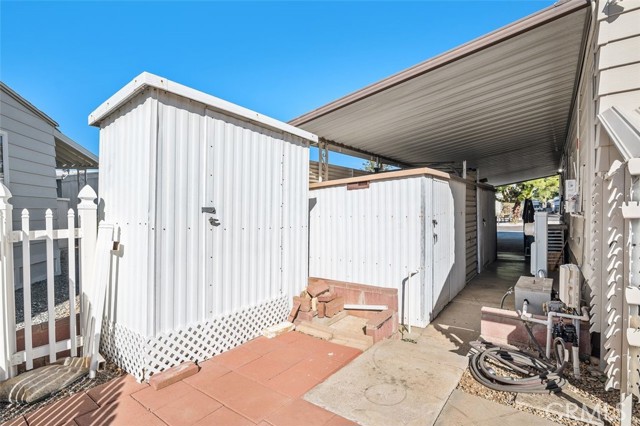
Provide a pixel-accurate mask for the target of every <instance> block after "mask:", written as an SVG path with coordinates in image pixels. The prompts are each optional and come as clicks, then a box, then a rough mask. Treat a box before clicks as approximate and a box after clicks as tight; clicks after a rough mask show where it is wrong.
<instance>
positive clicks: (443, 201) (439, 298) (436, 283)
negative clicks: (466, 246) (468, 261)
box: [431, 179, 455, 320]
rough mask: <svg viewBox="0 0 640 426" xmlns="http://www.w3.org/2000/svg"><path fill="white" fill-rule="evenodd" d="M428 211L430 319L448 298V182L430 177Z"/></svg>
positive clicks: (450, 204) (451, 237)
mask: <svg viewBox="0 0 640 426" xmlns="http://www.w3.org/2000/svg"><path fill="white" fill-rule="evenodd" d="M432 211H433V217H432V221H431V223H432V227H433V298H432V300H433V311H432V313H431V319H432V320H433V319H434V318H435V317H436V315H438V313H439V312H440V311H441V310H442V308H444V307H445V306H446V304H447V303H449V301H450V295H451V289H450V288H449V287H450V281H449V274H450V273H451V267H452V266H453V262H454V259H455V252H454V249H455V247H454V245H455V242H454V236H455V232H454V209H453V194H452V193H451V188H450V187H449V183H448V182H444V181H441V180H437V179H434V180H433V208H432Z"/></svg>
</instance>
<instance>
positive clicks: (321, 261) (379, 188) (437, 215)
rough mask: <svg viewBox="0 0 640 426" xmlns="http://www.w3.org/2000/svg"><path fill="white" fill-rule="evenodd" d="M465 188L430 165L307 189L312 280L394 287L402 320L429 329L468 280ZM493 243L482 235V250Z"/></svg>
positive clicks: (493, 235) (490, 237)
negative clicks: (331, 280) (428, 166)
mask: <svg viewBox="0 0 640 426" xmlns="http://www.w3.org/2000/svg"><path fill="white" fill-rule="evenodd" d="M468 184H469V182H467V181H464V180H462V179H459V178H455V177H451V176H450V175H448V174H447V173H444V172H441V171H439V170H433V169H429V168H420V169H412V170H400V171H393V172H384V173H377V174H372V175H368V176H360V177H352V178H346V179H338V180H332V181H326V182H320V183H313V184H311V185H310V192H309V208H310V212H309V275H310V276H316V277H322V278H328V279H333V280H339V281H349V282H357V283H363V284H369V285H376V286H381V287H387V288H395V289H397V290H398V298H399V304H398V306H401V307H402V306H403V307H404V308H403V309H402V312H400V315H401V316H402V317H403V320H404V323H405V324H411V325H416V326H420V327H424V326H426V325H427V324H428V323H429V322H430V321H432V320H433V319H434V318H435V316H436V315H437V314H438V313H439V312H440V311H441V310H442V309H443V308H444V306H445V305H446V304H447V303H449V302H450V301H451V300H452V299H453V298H454V297H455V296H456V295H457V294H458V293H459V292H460V291H461V290H462V289H463V288H464V286H465V284H466V281H467V272H466V266H467V256H466V235H465V229H466V227H467V226H468V225H470V226H471V227H472V228H473V229H474V231H475V227H476V220H477V218H476V216H475V215H473V216H471V221H472V223H470V224H468V223H466V222H467V220H468V218H467V216H466V208H467V207H466V187H467V185H468ZM481 186H483V187H484V185H481ZM474 190H475V186H474ZM481 191H488V192H490V193H491V197H483V199H485V200H486V202H487V203H488V204H489V206H488V207H489V208H490V207H491V206H494V205H495V203H494V201H493V196H492V195H493V193H492V191H491V189H481ZM474 211H475V209H474ZM489 214H490V213H489ZM492 218H493V219H495V215H493V217H492ZM489 222H491V220H489ZM494 222H495V220H494ZM495 238H496V233H495V229H494V232H493V233H491V232H487V233H483V234H482V235H481V237H480V239H481V240H480V247H481V249H482V251H483V253H490V252H491V251H492V250H493V251H495ZM473 248H474V251H475V250H476V245H475V242H474V244H473ZM486 257H487V258H488V259H487V261H488V262H490V261H492V260H493V259H491V258H490V256H489V255H487V256H486ZM483 263H484V262H481V264H483Z"/></svg>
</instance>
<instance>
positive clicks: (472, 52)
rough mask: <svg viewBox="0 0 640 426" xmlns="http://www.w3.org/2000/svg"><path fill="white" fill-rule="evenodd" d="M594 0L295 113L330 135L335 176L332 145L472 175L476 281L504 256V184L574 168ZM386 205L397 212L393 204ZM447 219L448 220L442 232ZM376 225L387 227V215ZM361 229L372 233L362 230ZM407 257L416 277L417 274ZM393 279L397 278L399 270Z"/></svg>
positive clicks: (325, 170)
mask: <svg viewBox="0 0 640 426" xmlns="http://www.w3.org/2000/svg"><path fill="white" fill-rule="evenodd" d="M588 6H589V5H588V3H587V2H585V1H584V0H570V1H567V2H564V3H562V4H557V5H556V6H552V7H549V8H547V9H544V10H542V11H540V12H538V13H536V14H534V15H530V16H528V17H526V18H524V19H521V20H519V21H517V22H514V23H512V24H510V25H508V26H506V27H503V28H501V29H498V30H496V31H494V32H492V33H489V34H487V35H485V36H483V37H481V38H478V39H476V40H473V41H471V42H468V43H466V44H464V45H462V46H460V47H458V48H456V49H453V50H450V51H448V52H445V53H443V54H441V55H439V56H437V57H435V58H432V59H430V60H427V61H425V62H422V63H420V64H418V65H415V66H413V67H411V68H408V69H406V70H404V71H401V72H399V73H397V74H395V75H392V76H390V77H388V78H386V79H384V80H382V81H379V82H377V83H374V84H371V85H370V86H367V87H365V88H363V89H361V90H358V91H356V92H354V93H351V94H349V95H347V96H344V97H342V98H340V99H338V100H336V101H334V102H331V103H329V104H327V105H324V106H322V107H320V108H318V109H316V110H313V111H311V112H309V113H307V114H304V115H302V116H300V117H298V118H296V119H294V120H292V121H291V122H290V123H291V124H293V125H295V126H298V127H301V128H303V129H305V130H308V131H310V132H313V133H315V134H317V135H318V136H319V137H320V138H319V142H318V148H319V152H320V155H319V162H318V163H317V165H316V164H314V165H313V166H315V167H318V176H320V177H321V178H322V177H323V178H324V180H328V179H329V177H330V174H329V170H330V169H329V167H328V158H329V151H337V152H341V153H346V154H350V155H354V156H359V157H363V158H367V159H373V160H377V161H379V162H381V163H385V164H390V165H394V166H397V167H400V168H403V169H406V168H418V167H430V168H434V169H438V170H440V171H444V172H447V173H448V174H449V175H450V176H452V177H453V179H457V180H462V181H463V182H466V184H467V185H466V197H465V196H464V195H463V197H464V200H463V202H462V204H464V205H463V207H462V209H463V212H462V215H463V217H464V218H465V219H464V220H463V222H464V223H463V224H462V229H463V230H458V231H456V235H459V233H461V232H465V236H464V238H463V244H464V249H463V250H464V253H465V254H464V255H461V256H460V257H457V260H456V262H455V264H456V265H458V266H459V265H460V264H461V263H462V262H464V263H465V265H462V268H463V269H464V268H465V266H466V282H469V281H470V280H471V279H472V278H473V277H474V276H476V274H477V273H480V272H482V271H483V270H484V269H485V268H486V267H487V266H488V264H489V263H491V262H493V261H494V260H495V258H496V229H495V226H494V225H495V202H494V197H493V194H492V193H491V190H492V189H493V187H492V186H497V185H503V184H508V183H514V182H521V181H525V180H529V179H534V178H540V177H546V176H550V175H554V174H558V173H559V170H560V169H561V168H562V165H561V163H562V161H563V156H564V150H565V149H566V146H567V145H568V143H567V142H568V140H569V139H570V135H569V134H570V129H571V121H572V117H573V116H574V110H575V108H576V106H575V99H576V92H577V89H578V82H579V79H580V74H581V71H582V66H583V57H584V52H585V46H586V38H587V36H588V31H589V28H590V27H589V23H590V20H591V8H590V7H588ZM351 180H353V181H355V180H361V181H362V180H364V181H366V180H367V179H366V177H364V178H360V179H356V178H353V179H351ZM312 188H314V186H313V185H312ZM378 202H381V203H383V204H384V203H390V204H392V203H393V202H392V201H391V200H390V199H389V200H384V201H383V200H379V201H378ZM434 203H436V204H437V202H436V201H434ZM346 204H348V203H343V205H346ZM371 208H372V209H373V208H374V207H373V206H372V207H371ZM332 213H334V214H335V213H336V212H335V211H334V212H332ZM376 217H378V218H380V219H379V220H381V221H382V223H390V222H391V221H392V216H389V217H385V218H384V219H383V218H382V216H376ZM327 221H329V218H328V217H327ZM327 221H323V222H327ZM323 222H321V223H323ZM356 223H357V224H359V225H358V226H357V227H356V226H352V227H350V228H361V227H362V226H364V223H365V217H364V216H359V219H358V221H357V222H356ZM435 227H436V221H434V234H435V232H436V231H435ZM372 229H373V228H372ZM354 232H355V231H354ZM372 232H375V233H381V234H383V231H382V229H381V227H377V228H376V231H372ZM318 235H321V237H318V238H316V239H321V241H315V240H314V239H313V238H312V241H311V244H310V246H311V247H314V246H320V247H324V246H326V247H330V246H331V245H332V243H334V241H332V240H330V239H329V237H328V236H327V235H328V233H326V232H324V230H323V232H321V233H320V234H318ZM358 235H359V234H358ZM350 238H351V239H356V240H364V238H363V237H362V236H356V234H353V235H350ZM434 241H435V240H434ZM378 244H380V245H381V246H389V244H390V243H389V242H386V241H378ZM434 244H435V243H434ZM341 246H344V245H341ZM456 246H457V247H459V246H460V244H456ZM354 250H357V249H354ZM423 250H424V249H423ZM351 251H353V250H351ZM323 256H324V258H325V260H331V258H332V257H334V258H336V259H334V260H333V262H334V264H344V265H350V264H355V263H358V264H365V263H366V262H367V261H370V260H371V259H368V258H366V257H367V256H366V255H365V254H364V249H362V251H361V254H360V256H359V257H358V256H355V257H354V256H350V257H347V256H342V257H340V254H336V253H335V250H329V251H327V252H324V253H323ZM368 257H369V258H370V257H371V256H368ZM402 257H405V258H406V256H404V255H402ZM462 258H464V260H462ZM387 262H393V261H392V260H390V259H387ZM393 265H394V266H393V267H394V268H395V267H396V266H397V264H396V263H394V264H393ZM313 266H314V264H313V262H311V263H310V270H313V271H314V273H318V272H325V273H326V274H328V275H331V276H326V278H329V279H338V280H348V278H349V277H350V274H349V273H347V272H342V271H336V270H335V268H334V270H332V271H331V272H329V271H328V270H327V271H324V270H320V271H318V269H320V268H316V267H313ZM407 266H408V265H404V264H403V267H404V269H405V270H406V271H405V272H406V275H405V277H409V275H410V274H409V272H410V271H409V269H411V268H407ZM453 268H454V269H455V266H454V267H453ZM412 270H413V269H412ZM452 270H453V269H452ZM451 274H453V272H451ZM323 276H324V275H323ZM370 279H372V280H373V279H374V278H373V277H372V278H370ZM378 279H382V278H381V274H378ZM407 279H408V278H407ZM396 281H397V280H396ZM368 284H375V282H368ZM513 284H515V282H514V283H513ZM385 285H389V286H392V285H394V284H393V283H391V282H389V280H388V278H387V282H385ZM395 285H396V286H398V284H397V283H396V284H395ZM434 285H435V284H434ZM462 285H463V286H464V280H463V282H462ZM454 293H455V292H451V294H454ZM440 296H441V295H439V294H434V295H433V297H432V298H433V299H434V300H435V299H438V298H439V297H440ZM449 300H450V299H448V300H446V302H448V301H449ZM407 303H408V302H407Z"/></svg>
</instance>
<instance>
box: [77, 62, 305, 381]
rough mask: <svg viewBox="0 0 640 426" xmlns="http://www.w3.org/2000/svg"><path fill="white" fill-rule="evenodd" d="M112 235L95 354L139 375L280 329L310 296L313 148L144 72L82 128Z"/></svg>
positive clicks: (279, 126)
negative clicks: (90, 140)
mask: <svg viewBox="0 0 640 426" xmlns="http://www.w3.org/2000/svg"><path fill="white" fill-rule="evenodd" d="M89 122H90V123H91V124H94V125H97V126H99V127H100V160H101V164H100V183H99V186H100V196H101V198H102V202H103V205H104V220H105V221H107V222H108V223H112V224H114V225H115V226H116V233H117V234H118V240H119V241H120V243H121V247H123V250H122V253H120V254H119V256H117V257H115V258H114V265H113V267H112V271H113V272H112V283H111V285H110V295H109V297H108V301H107V311H108V318H109V322H108V324H107V325H108V327H107V331H106V332H105V333H104V335H105V337H104V339H103V349H104V351H105V353H107V354H108V355H109V356H110V357H111V358H112V359H115V360H116V361H118V363H119V364H120V365H121V366H122V367H123V368H125V369H126V370H127V371H128V372H130V373H132V374H134V375H136V377H138V378H141V377H142V376H144V377H148V376H149V375H150V374H153V373H155V372H158V371H161V370H163V369H164V368H167V367H171V366H173V365H175V364H179V363H180V362H183V361H186V360H203V359H206V358H209V357H211V356H213V355H214V354H217V353H220V352H222V351H224V350H227V349H230V348H232V347H234V346H236V345H238V344H240V343H243V342H244V341H246V340H248V339H250V338H253V337H255V336H256V335H257V334H259V333H260V331H261V330H262V329H263V328H264V327H267V326H270V325H272V324H275V323H278V322H280V321H283V320H284V319H285V318H286V315H287V313H288V308H289V304H290V302H291V298H292V296H293V295H296V294H299V293H300V291H301V290H302V289H304V288H305V287H306V285H307V278H308V275H307V262H308V256H307V252H308V246H307V238H308V210H307V206H308V178H309V169H308V167H309V149H308V146H309V142H310V141H317V137H316V136H315V135H312V134H310V133H308V132H306V131H303V130H300V129H296V128H294V127H292V126H290V125H288V124H285V123H281V122H279V121H277V120H274V119H271V118H269V117H265V116H263V115H261V114H258V113H254V112H252V111H249V110H247V109H245V108H241V107H239V106H237V105H233V104H230V103H228V102H226V101H222V100H220V99H218V98H215V97H213V96H210V95H207V94H205V93H202V92H199V91H196V90H194V89H191V88H188V87H186V86H182V85H179V84H177V83H173V82H171V81H168V80H166V79H164V78H162V77H158V76H154V75H151V74H148V73H143V74H141V75H140V76H138V77H136V79H134V80H133V81H132V82H131V83H129V84H127V85H126V86H125V87H124V88H123V89H122V90H120V91H119V92H117V93H116V94H115V95H114V96H113V97H111V98H110V99H109V100H108V101H107V102H105V103H104V104H103V105H102V106H100V107H99V108H98V109H97V110H96V111H95V112H94V113H92V114H91V116H90V118H89Z"/></svg>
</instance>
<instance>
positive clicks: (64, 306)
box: [15, 249, 79, 330]
mask: <svg viewBox="0 0 640 426" xmlns="http://www.w3.org/2000/svg"><path fill="white" fill-rule="evenodd" d="M76 258H77V257H76ZM60 261H61V264H62V273H61V274H60V275H58V276H56V277H55V278H54V286H53V287H54V305H55V314H56V319H58V318H63V317H66V316H69V274H68V263H67V249H61V250H60ZM76 282H77V281H76ZM78 294H79V288H78V285H77V284H76V295H78ZM15 305H16V329H17V330H20V329H22V328H24V289H23V288H21V289H19V290H16V292H15ZM47 306H48V305H47V281H46V280H44V281H38V282H36V283H33V284H31V323H32V324H33V325H36V324H41V323H44V322H47V321H48V320H49V312H48V309H47ZM76 312H79V296H76Z"/></svg>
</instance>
